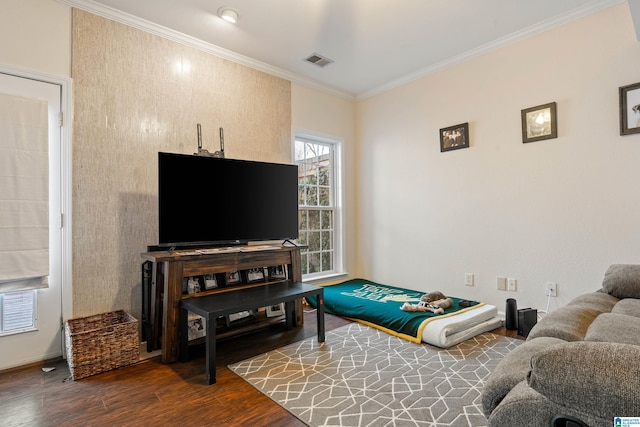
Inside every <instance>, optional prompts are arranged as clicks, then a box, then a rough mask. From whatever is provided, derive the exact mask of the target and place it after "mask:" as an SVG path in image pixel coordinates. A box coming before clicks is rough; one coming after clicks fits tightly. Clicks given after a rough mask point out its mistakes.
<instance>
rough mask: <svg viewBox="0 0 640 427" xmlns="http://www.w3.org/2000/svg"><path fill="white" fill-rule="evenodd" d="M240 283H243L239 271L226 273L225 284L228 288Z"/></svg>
mask: <svg viewBox="0 0 640 427" xmlns="http://www.w3.org/2000/svg"><path fill="white" fill-rule="evenodd" d="M238 283H242V278H240V272H239V271H228V272H226V273H224V284H225V285H226V286H229V285H237V284H238Z"/></svg>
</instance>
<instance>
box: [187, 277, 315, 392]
mask: <svg viewBox="0 0 640 427" xmlns="http://www.w3.org/2000/svg"><path fill="white" fill-rule="evenodd" d="M311 295H317V296H318V307H317V310H316V314H317V322H318V342H324V338H325V337H324V289H323V288H322V287H320V286H314V285H309V284H306V283H300V282H282V283H274V284H272V285H269V286H260V287H256V288H248V289H240V290H237V291H235V292H226V293H224V294H219V295H209V296H206V297H203V298H186V299H183V300H182V301H180V306H181V308H182V309H181V311H180V324H181V325H182V326H181V330H180V360H181V361H182V362H186V361H187V360H188V359H189V342H188V329H189V328H188V326H187V316H188V313H189V312H192V313H195V314H198V315H200V316H202V317H204V319H205V322H206V325H207V327H206V331H207V337H206V355H207V356H206V373H207V384H214V383H215V382H216V329H217V319H218V317H219V316H225V315H228V314H231V313H237V312H240V311H244V310H250V309H252V308H255V307H257V306H260V305H276V304H279V303H281V302H284V303H285V306H286V308H285V313H286V314H285V323H286V325H287V329H290V328H291V327H292V323H293V322H294V321H295V319H294V318H293V314H294V313H293V311H294V310H293V308H294V307H293V304H292V302H294V301H295V300H296V299H300V298H302V297H306V296H311Z"/></svg>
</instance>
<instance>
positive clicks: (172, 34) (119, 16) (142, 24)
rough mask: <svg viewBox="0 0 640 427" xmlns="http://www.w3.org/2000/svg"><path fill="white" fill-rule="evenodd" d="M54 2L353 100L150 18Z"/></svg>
mask: <svg viewBox="0 0 640 427" xmlns="http://www.w3.org/2000/svg"><path fill="white" fill-rule="evenodd" d="M56 1H57V2H58V3H63V4H66V5H68V6H71V7H74V8H76V9H81V10H84V11H85V12H89V13H92V14H94V15H97V16H101V17H103V18H107V19H110V20H112V21H115V22H119V23H121V24H124V25H127V26H129V27H132V28H136V29H138V30H141V31H144V32H147V33H149V34H153V35H156V36H159V37H162V38H164V39H167V40H171V41H173V42H176V43H180V44H182V45H185V46H188V47H192V48H194V49H198V50H200V51H202V52H205V53H209V54H211V55H215V56H217V57H220V58H223V59H226V60H228V61H232V62H235V63H237V64H240V65H244V66H246V67H249V68H253V69H255V70H258V71H262V72H264V73H267V74H270V75H273V76H276V77H280V78H283V79H285V80H289V81H291V82H293V83H297V84H300V85H303V86H307V87H310V88H312V89H315V90H318V91H321V92H326V93H329V94H331V95H335V96H338V97H341V98H345V99H350V100H353V99H355V96H354V94H352V93H349V92H345V91H341V90H338V89H335V88H333V87H330V86H327V85H324V84H322V83H320V82H317V81H315V80H313V79H309V78H306V77H304V76H301V75H299V74H296V73H291V72H289V71H287V70H283V69H282V68H279V67H274V66H272V65H269V64H266V63H264V62H261V61H258V60H256V59H253V58H249V57H248V56H244V55H240V54H239V53H236V52H233V51H231V50H228V49H225V48H222V47H220V46H216V45H214V44H212V43H208V42H205V41H202V40H200V39H197V38H195V37H192V36H189V35H187V34H184V33H181V32H179V31H175V30H172V29H170V28H167V27H164V26H162V25H159V24H156V23H153V22H151V21H147V20H145V19H142V18H139V17H137V16H133V15H131V14H128V13H125V12H122V11H120V10H117V9H114V8H112V7H109V6H105V5H103V4H99V3H96V2H95V1H92V0H56Z"/></svg>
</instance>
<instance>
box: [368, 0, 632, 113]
mask: <svg viewBox="0 0 640 427" xmlns="http://www.w3.org/2000/svg"><path fill="white" fill-rule="evenodd" d="M626 1H627V0H596V1H593V2H591V3H589V4H588V5H586V6H584V7H581V8H578V9H575V10H573V11H571V12H569V13H565V14H563V15H559V16H556V17H555V18H552V19H548V20H546V21H543V22H540V23H538V24H536V25H532V26H530V27H527V28H525V29H523V30H521V31H517V32H515V33H512V34H509V35H508V36H505V37H502V38H500V39H497V40H495V41H492V42H491V43H487V44H485V45H482V46H479V47H477V48H475V49H471V50H469V51H466V52H464V53H461V54H460V55H456V56H453V57H451V58H448V59H446V60H444V61H441V62H438V63H437V64H434V65H431V66H429V67H426V68H423V69H422V70H419V71H417V72H415V73H411V74H408V75H406V76H404V77H402V78H400V79H397V80H394V81H391V82H388V83H386V84H384V85H381V86H378V87H377V88H374V89H372V90H369V91H366V92H363V93H360V94H358V95H357V96H356V100H357V101H361V100H363V99H366V98H370V97H372V96H374V95H379V94H381V93H383V92H386V91H388V90H391V89H394V88H396V87H399V86H402V85H404V84H407V83H411V82H413V81H415V80H418V79H421V78H422V77H425V76H427V75H429V74H433V73H435V72H438V71H441V70H444V69H446V68H449V67H452V66H454V65H457V64H460V63H462V62H465V61H468V60H470V59H472V58H476V57H478V56H481V55H484V54H486V53H489V52H493V51H495V50H498V49H501V48H503V47H506V46H509V45H511V44H514V43H517V42H519V41H521V40H524V39H527V38H529V37H532V36H535V35H537V34H540V33H543V32H545V31H549V30H551V29H553V28H556V27H559V26H561V25H564V24H568V23H569V22H572V21H575V20H578V19H580V18H583V17H585V16H588V15H591V14H593V13H596V12H600V11H601V10H604V9H608V8H610V7H612V6H615V5H617V4H620V3H625V2H626ZM629 1H640V0H629Z"/></svg>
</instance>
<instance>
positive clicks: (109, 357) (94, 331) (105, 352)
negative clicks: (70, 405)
mask: <svg viewBox="0 0 640 427" xmlns="http://www.w3.org/2000/svg"><path fill="white" fill-rule="evenodd" d="M64 335H65V343H66V347H67V363H68V364H69V370H70V371H71V377H72V378H73V379H74V380H77V379H80V378H85V377H88V376H91V375H96V374H99V373H101V372H106V371H110V370H112V369H116V368H120V367H122V366H127V365H131V364H132V363H136V362H137V361H138V360H139V358H140V347H139V343H138V321H137V320H136V318H135V317H133V316H131V315H130V314H129V313H126V312H125V311H123V310H119V311H112V312H109V313H103V314H96V315H94V316H88V317H81V318H77V319H69V320H67V321H66V322H65V328H64Z"/></svg>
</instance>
